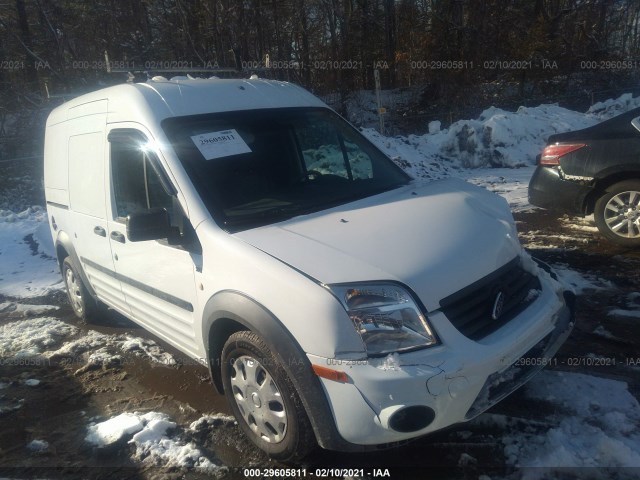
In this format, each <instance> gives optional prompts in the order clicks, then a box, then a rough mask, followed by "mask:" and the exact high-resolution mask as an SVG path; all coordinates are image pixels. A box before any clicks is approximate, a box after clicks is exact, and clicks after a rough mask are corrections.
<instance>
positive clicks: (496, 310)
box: [491, 292, 505, 320]
mask: <svg viewBox="0 0 640 480" xmlns="http://www.w3.org/2000/svg"><path fill="white" fill-rule="evenodd" d="M504 299H505V294H504V292H498V294H497V295H496V299H495V300H494V301H493V310H492V311H491V318H493V319H494V320H497V319H498V318H500V315H502V310H504Z"/></svg>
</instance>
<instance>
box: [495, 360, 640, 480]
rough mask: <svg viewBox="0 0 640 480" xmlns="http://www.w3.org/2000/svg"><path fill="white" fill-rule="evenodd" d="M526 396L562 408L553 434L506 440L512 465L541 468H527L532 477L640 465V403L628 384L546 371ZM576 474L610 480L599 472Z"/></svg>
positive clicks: (511, 435) (506, 437)
mask: <svg viewBox="0 0 640 480" xmlns="http://www.w3.org/2000/svg"><path fill="white" fill-rule="evenodd" d="M525 394H526V396H527V397H529V398H530V399H532V400H534V401H535V400H539V401H545V402H550V403H552V404H554V405H555V406H556V407H557V410H556V413H555V414H554V415H553V416H552V417H551V418H550V419H549V421H550V422H552V423H553V426H552V427H551V428H549V429H548V430H546V431H544V432H542V433H529V431H522V432H519V433H515V434H514V433H509V434H506V435H504V436H503V439H502V441H503V443H504V445H505V448H504V453H505V456H506V460H507V464H508V465H511V466H516V467H542V468H536V469H532V470H527V478H531V479H533V478H553V477H554V475H553V473H552V471H553V469H555V468H559V469H562V471H563V472H566V468H567V467H568V468H579V467H597V468H600V469H605V468H618V467H636V468H637V467H640V404H638V401H637V400H636V399H635V398H634V397H633V395H631V394H630V393H629V391H628V390H627V384H626V383H624V382H620V381H616V380H609V379H603V378H598V377H593V376H590V375H584V374H578V373H564V372H551V371H545V372H542V373H541V374H540V375H538V376H537V377H535V378H534V379H533V380H531V382H530V383H529V384H528V386H527V387H526V391H525ZM577 473H581V474H587V473H588V474H590V475H591V474H592V475H593V478H608V477H606V476H605V475H604V472H603V471H600V470H593V471H585V470H580V471H579V472H577ZM580 476H581V475H579V476H578V477H580ZM617 478H619V477H617Z"/></svg>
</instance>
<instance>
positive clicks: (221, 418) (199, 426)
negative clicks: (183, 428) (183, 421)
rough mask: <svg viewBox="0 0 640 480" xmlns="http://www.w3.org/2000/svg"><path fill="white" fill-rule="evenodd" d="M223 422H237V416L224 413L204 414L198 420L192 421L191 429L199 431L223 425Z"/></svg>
mask: <svg viewBox="0 0 640 480" xmlns="http://www.w3.org/2000/svg"><path fill="white" fill-rule="evenodd" d="M223 423H236V418H235V417H232V416H231V415H225V414H224V413H214V414H211V415H203V416H202V417H200V418H199V419H198V420H195V421H193V422H191V425H189V430H191V431H193V432H199V431H201V430H203V429H206V428H208V427H211V426H214V427H217V426H218V425H222V424H223Z"/></svg>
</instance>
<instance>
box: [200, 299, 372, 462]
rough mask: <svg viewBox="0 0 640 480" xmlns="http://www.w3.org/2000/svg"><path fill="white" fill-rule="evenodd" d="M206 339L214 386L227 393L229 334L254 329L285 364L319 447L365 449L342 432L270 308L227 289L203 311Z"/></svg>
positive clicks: (307, 364) (302, 357)
mask: <svg viewBox="0 0 640 480" xmlns="http://www.w3.org/2000/svg"><path fill="white" fill-rule="evenodd" d="M202 329H203V330H202V334H203V338H204V339H207V341H206V342H205V346H206V349H207V358H208V365H209V370H210V373H211V378H212V381H213V384H214V385H215V387H216V389H217V390H218V392H220V393H223V386H222V378H221V368H220V367H221V365H220V363H221V358H220V356H221V353H222V348H223V346H224V344H225V342H226V340H227V338H229V335H231V334H232V333H234V332H236V331H239V330H251V331H253V332H255V333H257V334H258V335H260V336H261V337H262V338H263V340H264V341H265V343H266V344H267V345H268V346H269V348H270V349H271V351H272V352H273V354H274V355H275V356H276V358H278V360H279V361H280V363H281V364H282V366H283V368H284V370H285V371H286V372H287V375H288V376H289V378H290V379H291V382H292V383H293V385H294V387H295V389H296V391H297V392H298V395H299V396H300V399H301V401H302V404H303V405H304V408H305V410H306V412H307V415H308V417H309V421H310V422H311V426H312V427H313V430H314V433H315V435H316V439H317V441H318V444H319V445H320V446H321V447H323V448H331V449H341V450H361V447H359V446H357V445H353V444H351V443H348V442H346V441H345V440H344V439H343V438H342V437H341V436H340V434H339V433H338V430H337V429H336V426H335V422H334V420H333V414H332V412H331V409H330V407H329V402H328V401H327V398H326V395H325V392H324V389H323V388H322V385H321V383H320V380H319V379H318V377H317V376H316V375H315V374H314V373H313V370H312V368H311V362H310V361H309V359H308V358H307V355H306V354H305V352H304V351H303V350H302V348H301V347H300V345H299V343H298V342H297V341H296V339H295V338H294V337H293V336H292V335H291V333H290V332H289V330H287V328H286V327H285V326H284V325H283V324H282V322H280V320H279V319H278V318H276V317H275V315H273V314H272V313H271V312H270V311H269V310H268V309H267V308H266V307H264V306H263V305H261V304H259V303H258V302H256V301H255V300H254V299H252V298H250V297H248V296H247V295H245V294H243V293H241V292H238V291H233V290H226V291H222V292H219V293H217V294H215V295H214V296H213V297H211V298H210V299H209V300H208V301H207V303H206V305H205V307H204V311H203V321H202Z"/></svg>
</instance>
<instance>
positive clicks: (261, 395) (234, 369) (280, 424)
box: [222, 331, 315, 461]
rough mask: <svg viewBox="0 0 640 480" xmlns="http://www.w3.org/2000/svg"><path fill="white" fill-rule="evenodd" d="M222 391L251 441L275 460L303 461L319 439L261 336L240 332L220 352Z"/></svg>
mask: <svg viewBox="0 0 640 480" xmlns="http://www.w3.org/2000/svg"><path fill="white" fill-rule="evenodd" d="M222 381H223V384H224V393H225V396H226V397H227V401H228V402H229V405H230V406H231V410H232V411H233V413H234V415H235V416H236V418H237V419H238V424H239V425H240V428H241V429H242V431H243V432H244V433H245V434H246V435H247V437H249V439H250V440H251V441H252V442H253V443H254V444H255V445H256V446H258V447H259V448H260V449H262V450H264V451H265V452H266V453H268V454H269V455H270V456H271V457H272V458H274V459H276V460H281V461H292V460H300V459H302V458H303V457H305V456H306V455H307V454H308V453H309V451H311V449H312V448H313V447H314V446H315V436H314V434H313V430H312V428H311V425H310V423H309V419H308V418H307V414H306V412H305V410H304V407H303V406H302V402H301V401H300V397H299V396H298V394H297V392H296V390H295V388H294V386H293V384H292V383H291V380H290V379H289V377H288V376H287V374H286V372H285V370H284V368H283V367H282V364H281V363H280V362H279V361H278V359H277V358H276V357H275V356H274V355H273V353H272V352H271V350H270V349H269V347H268V346H267V345H266V344H265V343H264V341H263V340H262V338H260V337H259V336H258V335H257V334H255V333H254V332H250V331H241V332H236V333H234V334H233V335H231V336H230V337H229V339H228V340H227V342H226V343H225V345H224V348H223V350H222Z"/></svg>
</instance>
